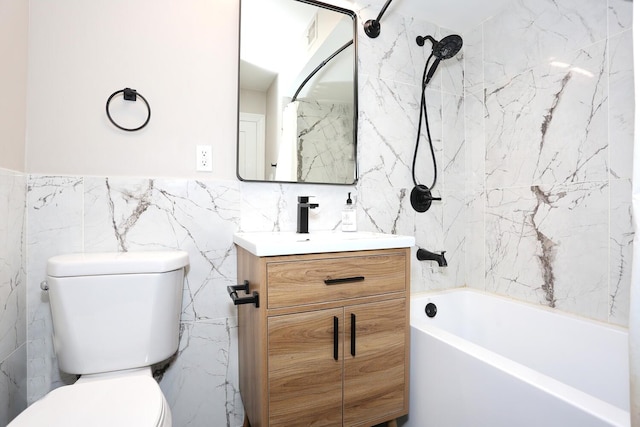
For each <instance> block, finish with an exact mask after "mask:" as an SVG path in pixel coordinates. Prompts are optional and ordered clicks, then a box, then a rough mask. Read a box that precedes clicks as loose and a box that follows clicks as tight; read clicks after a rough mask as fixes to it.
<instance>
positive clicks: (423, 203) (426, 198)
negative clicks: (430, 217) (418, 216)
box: [410, 184, 442, 212]
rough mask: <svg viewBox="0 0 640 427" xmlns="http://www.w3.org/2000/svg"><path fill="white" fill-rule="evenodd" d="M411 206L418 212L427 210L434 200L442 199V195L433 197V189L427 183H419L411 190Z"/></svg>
mask: <svg viewBox="0 0 640 427" xmlns="http://www.w3.org/2000/svg"><path fill="white" fill-rule="evenodd" d="M410 200H411V206H412V207H413V209H414V210H415V211H416V212H426V211H428V210H429V208H430V207H431V202H433V201H434V200H442V197H433V195H432V194H431V189H430V188H429V187H427V186H426V185H422V184H418V185H416V186H415V187H413V190H412V191H411V197H410Z"/></svg>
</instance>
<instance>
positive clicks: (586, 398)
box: [410, 288, 631, 427]
mask: <svg viewBox="0 0 640 427" xmlns="http://www.w3.org/2000/svg"><path fill="white" fill-rule="evenodd" d="M452 292H471V293H477V294H480V295H485V296H488V297H491V298H494V297H495V298H498V299H502V300H504V301H507V302H510V303H516V304H523V305H527V306H530V307H532V308H536V309H537V308H538V306H537V305H535V304H531V303H527V302H523V301H520V300H516V299H513V298H509V297H504V296H502V295H494V294H492V293H489V292H486V291H481V290H478V289H470V288H455V289H446V290H438V291H422V292H417V293H412V294H411V297H410V299H411V301H410V302H411V303H410V307H412V306H413V302H414V301H415V300H421V299H425V298H427V297H429V296H435V295H442V294H446V293H452ZM425 302H426V299H425ZM540 308H541V309H543V310H545V311H547V312H550V313H554V314H557V315H560V316H565V315H566V316H568V317H571V318H574V319H578V320H582V321H587V322H594V323H597V324H600V325H603V326H607V327H611V328H613V329H615V330H618V331H620V332H627V330H626V328H624V327H621V326H618V325H611V324H608V323H606V322H602V321H599V320H594V319H590V318H585V317H581V316H578V315H574V314H571V313H564V312H558V310H557V309H552V308H550V307H544V306H540ZM416 320H420V319H419V318H418V319H416ZM410 326H411V329H412V331H413V330H414V329H415V330H418V331H421V332H423V333H426V334H428V335H430V336H432V337H433V338H434V339H436V340H438V341H440V342H442V343H445V344H448V345H451V346H452V347H454V348H456V349H457V350H459V351H462V352H465V353H471V354H473V355H474V356H475V357H477V358H478V359H479V360H481V361H482V362H484V363H486V364H488V365H490V366H492V367H493V368H495V369H499V370H503V371H505V372H506V373H508V374H509V375H512V376H514V377H515V378H518V379H519V380H521V381H524V382H526V383H527V384H529V385H531V386H532V387H536V388H538V389H540V390H542V391H544V392H546V393H549V394H550V395H552V396H554V397H556V398H557V399H559V400H562V401H563V402H566V403H567V404H570V405H573V406H575V407H577V408H579V409H580V410H582V411H584V412H586V413H588V414H590V415H592V416H594V417H596V418H598V419H600V420H602V421H605V422H608V423H613V424H612V425H613V426H619V427H628V426H630V423H631V414H630V412H628V411H625V410H624V409H622V408H619V407H617V406H615V405H613V404H611V403H608V402H605V401H603V400H600V399H598V398H596V397H594V396H592V395H590V394H588V393H586V392H584V391H581V390H578V389H576V388H574V387H572V386H570V385H567V384H565V383H563V382H561V381H559V380H556V379H554V378H552V377H550V376H548V375H545V374H542V373H540V372H538V371H536V370H534V369H532V368H529V367H527V366H525V365H523V364H521V363H518V362H515V361H513V360H511V359H509V358H507V357H505V356H502V355H500V354H498V353H495V352H493V351H491V350H488V349H486V348H484V347H482V346H480V345H478V344H475V343H473V342H471V341H467V340H465V339H463V338H460V337H458V336H457V335H455V334H453V333H451V332H448V331H445V330H444V329H441V328H438V327H435V326H432V325H429V324H427V323H426V322H420V324H419V325H418V324H416V323H415V322H414V317H413V315H412V313H410ZM577 402H579V403H580V404H577ZM605 414H606V415H605Z"/></svg>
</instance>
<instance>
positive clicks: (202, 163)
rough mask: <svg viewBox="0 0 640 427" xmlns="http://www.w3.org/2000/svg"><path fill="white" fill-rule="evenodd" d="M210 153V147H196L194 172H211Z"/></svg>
mask: <svg viewBox="0 0 640 427" xmlns="http://www.w3.org/2000/svg"><path fill="white" fill-rule="evenodd" d="M211 157H212V152H211V146H210V145H198V146H196V171H198V172H212V171H213V165H212V159H211Z"/></svg>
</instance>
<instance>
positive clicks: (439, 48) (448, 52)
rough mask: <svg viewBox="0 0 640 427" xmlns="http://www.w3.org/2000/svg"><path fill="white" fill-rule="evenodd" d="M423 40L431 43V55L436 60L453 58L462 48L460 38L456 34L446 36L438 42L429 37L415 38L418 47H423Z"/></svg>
mask: <svg viewBox="0 0 640 427" xmlns="http://www.w3.org/2000/svg"><path fill="white" fill-rule="evenodd" d="M425 40H429V41H431V44H432V46H433V47H432V51H431V53H432V54H433V56H435V57H436V58H438V59H449V58H453V57H454V56H455V55H456V54H457V53H458V52H459V51H460V49H461V48H462V37H460V36H459V35H457V34H451V35H449V36H446V37H444V38H443V39H442V40H440V41H437V40H436V39H434V38H433V37H431V36H424V37H421V36H418V37H416V43H418V46H424V41H425Z"/></svg>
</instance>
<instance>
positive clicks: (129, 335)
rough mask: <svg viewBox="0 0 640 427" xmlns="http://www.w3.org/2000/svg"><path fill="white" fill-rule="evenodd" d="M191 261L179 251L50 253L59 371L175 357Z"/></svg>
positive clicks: (86, 371) (112, 368) (131, 365)
mask: <svg viewBox="0 0 640 427" xmlns="http://www.w3.org/2000/svg"><path fill="white" fill-rule="evenodd" d="M188 264H189V256H188V254H187V253H186V252H183V251H158V252H119V253H93V254H91V253H89V254H73V255H59V256H55V257H52V258H50V259H49V260H48V262H47V283H48V286H49V299H50V305H51V314H52V318H53V332H54V334H53V335H54V345H55V350H56V354H57V356H58V364H59V366H60V369H61V370H63V371H65V372H68V373H71V374H94V373H101V372H109V371H118V370H123V369H131V368H138V367H143V366H149V365H152V364H154V363H157V362H160V361H162V360H165V359H167V358H169V357H170V356H171V355H173V353H175V352H176V350H177V349H178V340H179V330H180V312H181V311H182V293H183V279H184V270H185V267H186V266H187V265H188Z"/></svg>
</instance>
